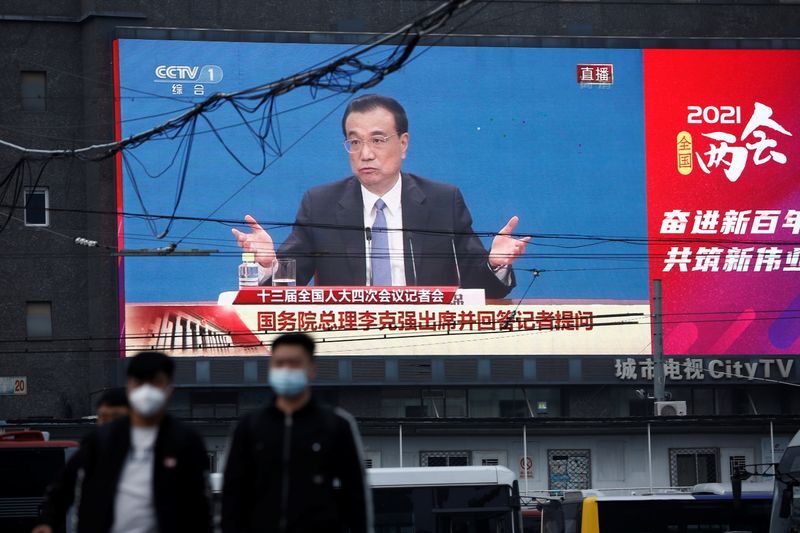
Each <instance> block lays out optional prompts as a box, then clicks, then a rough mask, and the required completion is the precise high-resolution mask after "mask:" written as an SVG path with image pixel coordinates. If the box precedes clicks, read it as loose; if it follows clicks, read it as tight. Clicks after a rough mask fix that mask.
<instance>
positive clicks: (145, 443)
mask: <svg viewBox="0 0 800 533" xmlns="http://www.w3.org/2000/svg"><path fill="white" fill-rule="evenodd" d="M157 435H158V427H147V428H136V427H135V428H131V448H130V450H128V456H127V458H126V459H125V464H124V466H123V467H122V473H121V474H120V478H119V483H118V484H117V494H116V496H115V498H114V524H113V526H112V527H111V533H158V523H157V522H156V511H155V505H154V504H153V464H154V463H153V461H154V459H155V443H156V436H157Z"/></svg>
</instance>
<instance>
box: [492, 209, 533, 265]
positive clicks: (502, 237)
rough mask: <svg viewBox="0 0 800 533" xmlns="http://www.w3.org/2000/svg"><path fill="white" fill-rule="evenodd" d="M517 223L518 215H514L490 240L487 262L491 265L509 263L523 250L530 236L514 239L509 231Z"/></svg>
mask: <svg viewBox="0 0 800 533" xmlns="http://www.w3.org/2000/svg"><path fill="white" fill-rule="evenodd" d="M517 224H519V217H518V216H516V215H514V216H513V217H511V218H510V219H509V221H508V223H507V224H506V225H505V226H503V229H501V230H500V231H499V232H498V234H497V236H496V237H495V238H494V240H493V241H492V249H491V250H490V251H489V264H490V265H491V266H492V267H494V268H497V267H501V266H507V265H511V264H512V263H513V262H514V261H515V260H516V259H517V257H519V256H520V255H522V254H523V253H524V252H525V247H526V246H527V245H528V241H530V240H531V238H530V237H523V238H522V239H515V238H514V237H512V236H511V233H512V232H513V231H514V228H516V227H517Z"/></svg>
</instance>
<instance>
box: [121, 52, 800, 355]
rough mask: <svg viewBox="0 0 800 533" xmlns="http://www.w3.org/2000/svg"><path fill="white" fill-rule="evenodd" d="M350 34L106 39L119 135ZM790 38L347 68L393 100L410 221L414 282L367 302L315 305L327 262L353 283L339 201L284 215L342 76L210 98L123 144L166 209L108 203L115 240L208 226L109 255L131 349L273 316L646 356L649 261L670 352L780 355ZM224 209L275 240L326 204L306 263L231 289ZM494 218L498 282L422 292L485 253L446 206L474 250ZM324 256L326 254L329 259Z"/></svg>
mask: <svg viewBox="0 0 800 533" xmlns="http://www.w3.org/2000/svg"><path fill="white" fill-rule="evenodd" d="M351 49H352V45H345V44H301V43H277V42H217V41H176V40H144V39H120V40H118V41H116V42H115V60H116V65H115V66H116V72H117V80H118V88H117V89H118V92H119V105H118V119H119V126H118V130H119V131H118V133H119V135H120V136H121V137H122V138H125V137H128V136H130V135H133V134H135V133H138V132H140V131H143V130H145V129H148V128H150V127H153V126H155V125H157V124H159V123H161V122H163V121H164V120H166V119H168V118H171V117H173V116H176V115H177V114H179V113H181V112H183V111H185V110H186V109H188V108H190V107H191V106H193V105H196V104H197V103H198V102H201V101H202V100H203V99H205V98H208V97H209V96H210V95H212V94H214V93H218V92H232V91H236V90H240V89H243V88H247V87H254V86H258V85H261V84H264V83H265V82H269V81H272V80H277V79H280V78H283V77H285V76H288V75H291V74H293V73H296V72H298V71H302V70H304V69H307V68H309V67H310V66H313V65H319V64H323V63H325V62H326V61H329V60H330V59H331V58H332V57H335V56H337V55H339V54H342V53H345V52H346V51H348V50H351ZM391 49H392V48H391V47H388V46H387V47H385V48H379V49H376V50H374V51H373V52H372V53H373V54H374V55H376V56H377V55H379V54H382V53H383V54H386V53H389V52H390V51H391ZM798 59H800V55H798V53H797V52H786V51H781V52H778V51H700V50H640V49H586V48H581V49H578V48H569V49H568V48H564V49H561V48H523V47H497V46H448V45H446V44H445V45H437V46H432V47H426V48H420V49H418V50H417V51H416V52H415V54H414V55H413V56H412V60H411V61H410V62H408V63H407V64H406V65H405V66H404V67H403V68H402V69H401V70H399V71H397V72H395V73H392V74H391V75H389V76H387V77H386V78H385V80H383V81H382V82H381V83H380V84H378V85H377V86H376V87H374V88H372V89H370V91H369V92H375V93H379V94H382V95H387V96H391V97H392V98H395V99H396V100H397V101H399V102H400V103H401V104H402V105H403V107H404V108H405V110H406V113H407V116H408V121H409V130H408V136H407V141H406V142H407V151H406V152H405V159H403V160H402V171H403V172H404V173H408V175H406V174H404V175H403V176H404V177H403V178H402V180H403V184H404V185H403V187H404V188H403V194H402V200H401V205H402V209H403V213H404V218H403V223H404V226H405V227H404V230H409V227H410V228H411V229H412V230H413V231H411V233H413V235H412V236H411V237H409V238H407V239H406V240H405V241H404V242H403V244H402V245H401V246H403V247H404V250H403V260H404V261H405V272H404V273H405V283H406V284H407V285H419V286H425V287H426V289H425V290H424V291H417V292H416V293H415V295H413V296H409V294H406V295H405V296H403V295H400V294H399V293H398V295H396V298H397V302H400V303H404V304H405V305H399V304H398V303H397V302H395V306H394V307H391V306H390V305H389V303H390V302H389V299H390V298H392V297H393V296H391V295H389V293H385V294H384V296H383V297H385V298H386V300H381V295H380V294H378V293H375V294H373V295H372V297H373V298H375V300H373V301H372V302H370V301H368V298H369V297H370V296H369V294H367V295H366V296H365V295H364V294H363V293H362V292H357V293H356V296H355V297H353V295H352V294H350V293H347V292H344V293H342V292H340V293H339V296H342V294H344V298H339V300H341V301H338V302H337V303H336V304H335V305H334V303H332V302H331V301H328V302H327V303H326V302H325V301H324V298H327V297H328V296H329V295H330V294H333V292H334V290H333V289H330V290H327V292H324V293H323V289H324V287H323V285H336V286H342V285H357V286H363V285H366V284H367V283H368V281H369V280H368V279H367V278H366V277H365V267H364V249H365V248H364V246H365V244H364V243H363V240H364V237H363V234H364V228H363V227H357V226H358V225H359V224H358V222H359V218H358V217H360V215H358V216H357V217H356V218H352V217H350V218H345V217H344V216H343V215H342V216H339V214H338V211H337V210H341V209H343V207H342V205H343V204H345V203H347V202H346V201H344V200H339V201H335V200H336V198H338V197H331V196H328V197H326V198H328V199H329V200H330V199H331V198H333V200H332V201H331V202H330V205H328V204H327V203H326V204H325V205H323V206H320V205H316V206H314V207H313V209H316V211H315V212H316V213H318V215H317V218H315V219H308V218H302V216H304V213H306V214H307V210H308V212H310V210H311V209H312V207H309V204H310V202H311V200H310V199H309V198H311V197H313V198H319V196H314V194H315V193H312V195H311V196H307V191H309V190H310V189H312V190H314V191H320V190H321V189H319V188H318V187H319V186H322V185H326V184H330V183H332V182H337V181H338V180H342V179H344V178H346V177H348V176H351V175H352V174H353V171H352V169H351V160H352V158H351V157H350V156H349V155H348V153H347V152H346V151H345V149H344V147H343V141H344V140H345V135H344V132H343V131H342V115H343V112H344V109H345V107H346V105H347V103H348V101H349V100H350V99H351V98H352V97H353V95H350V94H335V93H330V92H326V91H324V90H317V91H312V90H309V89H308V88H301V89H297V90H295V91H292V92H289V93H287V94H285V95H282V96H280V97H278V98H276V99H275V101H274V103H275V106H274V107H270V108H269V112H268V113H259V114H256V115H253V114H248V113H246V112H244V111H246V110H242V109H238V110H237V109H235V108H234V107H233V106H229V105H221V106H219V107H218V108H217V109H215V110H213V111H212V112H208V113H206V114H204V117H203V118H202V119H201V120H198V121H197V123H196V126H195V128H194V129H192V130H182V131H180V132H178V134H177V135H173V136H172V137H171V138H168V139H157V140H154V141H151V142H148V143H145V144H143V145H141V146H139V147H136V148H134V149H132V150H129V151H128V152H127V153H126V155H125V157H124V158H123V159H121V160H120V164H119V176H118V184H119V189H120V194H119V205H118V206H117V208H118V211H120V212H121V213H129V214H136V215H141V214H144V213H149V214H153V215H172V214H174V215H176V217H174V218H169V217H163V216H159V217H146V216H144V217H143V216H120V246H121V247H124V248H126V249H150V250H152V249H154V248H160V247H165V246H168V245H170V243H175V244H177V247H176V250H186V249H192V248H195V249H202V250H217V251H216V252H212V253H210V255H208V256H188V257H187V256H175V255H167V256H163V257H162V256H153V255H148V256H142V257H137V256H127V257H125V258H124V268H122V269H121V275H122V279H121V287H122V288H123V294H124V305H125V312H124V315H125V324H124V328H125V332H126V334H127V346H128V349H129V350H134V349H138V348H141V347H146V346H158V347H160V348H164V349H170V350H174V352H175V353H176V354H182V355H196V354H207V355H215V354H220V355H222V354H233V353H236V354H248V353H266V348H264V346H263V344H264V342H265V341H268V339H269V335H271V334H275V333H278V332H281V331H291V330H298V329H299V330H308V331H315V332H317V334H318V335H319V336H320V337H325V339H326V340H330V341H332V343H331V344H330V348H327V347H326V348H325V349H323V350H322V352H323V353H351V354H358V353H386V354H392V353H394V354H435V353H453V354H459V353H461V354H463V353H517V354H534V353H538V354H595V353H596V354H627V355H631V354H648V353H650V351H651V347H650V313H651V287H652V282H653V280H656V279H658V280H661V283H662V290H663V309H664V319H663V322H664V331H665V351H666V353H668V354H675V355H694V354H699V355H702V354H787V353H797V351H798V349H800V333H799V332H798V330H799V329H800V328H798V327H797V323H796V321H794V320H791V319H789V318H788V317H791V316H794V315H792V314H791V310H792V309H797V308H800V302H798V298H800V276H798V274H797V272H798V271H799V270H800V244H798V240H799V239H798V237H797V236H798V233H800V221H799V219H800V214H798V210H800V182H798V180H797V178H796V176H797V168H796V165H797V163H795V157H796V154H798V144H797V142H798V139H797V132H798V131H800V124H798V121H800V119H797V118H796V116H795V114H793V112H792V110H793V109H792V97H791V95H792V94H793V88H794V87H796V86H797V81H798V80H797V78H798V77H800V74H797V73H796V71H795V70H794V69H792V65H793V64H796V62H797V60H798ZM267 128H269V133H270V134H269V135H268V136H266V138H265V141H266V142H265V143H264V144H262V143H260V142H258V140H257V136H258V135H260V134H263V133H264V132H266V131H267ZM387 142H400V140H399V137H398V139H391V140H390V141H387ZM265 146H266V150H265V149H264V147H265ZM187 153H188V156H187ZM185 161H188V164H186V165H184V162H185ZM406 176H408V177H406ZM416 177H423V178H425V179H429V180H434V181H436V182H440V183H444V184H447V185H449V186H455V187H457V190H458V191H460V195H458V194H456V195H455V196H453V197H452V201H451V202H449V203H445V204H441V205H440V204H438V203H437V202H436V201H433V200H431V198H434V196H433V195H432V194H428V197H425V194H422V195H420V196H418V197H417V196H413V194H412V193H408V191H407V190H406V188H405V187H407V186H409V184H410V183H412V182H414V183H417V182H415V181H414V180H416V179H417V178H416ZM353 183H356V185H357V182H353ZM420 183H422V185H421V188H423V189H424V187H426V186H427V185H425V183H428V182H420ZM431 186H432V187H437V186H438V185H437V184H433V185H431ZM315 188H316V189H315ZM324 190H325V191H328V190H329V189H324ZM426 190H427V189H426ZM436 190H438V189H436ZM446 190H448V191H452V190H454V189H452V188H449V189H446ZM337 194H338V193H337ZM409 194H412V195H409ZM462 197H463V203H462V200H461V198H462ZM425 201H428V204H425ZM415 202H416V203H415ZM417 204H419V205H417ZM454 205H455V206H456V207H455V208H454V207H453V206H454ZM176 206H177V208H176ZM417 208H419V210H416V211H414V210H415V209H417ZM360 209H361V206H360V204H359V206H358V209H357V211H359V212H360ZM451 211H453V212H457V213H459V216H460V217H461V219H460V220H461V221H462V222H463V216H464V214H465V213H468V215H471V230H470V226H469V224H467V225H466V226H465V225H464V224H463V223H462V224H460V225H458V224H456V225H450V224H449V223H448V222H447V220H449V219H448V217H451V215H450V214H449V213H450V212H451ZM412 212H413V213H414V219H413V220H409V219H407V218H406V214H407V213H412ZM298 213H299V214H300V217H301V218H300V219H297V217H298ZM246 214H249V215H251V216H253V217H254V218H255V219H257V220H258V222H259V223H260V224H261V226H263V227H264V228H265V229H266V230H267V231H268V233H269V234H270V236H271V237H272V239H273V241H274V242H275V244H276V246H277V247H279V248H278V249H279V252H278V253H279V255H280V254H281V252H280V250H281V249H280V246H281V245H282V244H284V243H286V242H287V240H288V241H289V242H291V240H292V238H293V237H290V235H291V234H292V232H293V231H295V232H297V231H298V227H302V226H303V224H310V225H311V226H312V227H315V228H317V229H319V227H320V226H325V227H324V229H325V232H326V233H319V234H315V235H314V237H313V238H314V239H316V241H315V242H316V245H317V246H318V249H317V250H315V251H314V254H316V255H315V256H314V261H315V262H313V263H309V264H310V265H311V267H310V268H311V270H309V269H306V270H307V273H306V274H307V275H306V277H312V275H313V274H314V273H316V284H314V282H313V281H312V282H311V283H312V285H311V286H310V287H308V288H304V287H300V286H298V287H296V288H295V289H291V292H290V293H286V292H281V291H277V290H274V291H272V288H271V287H266V288H267V289H270V291H272V292H273V293H274V294H270V295H266V293H263V294H262V296H261V297H260V300H258V299H254V298H255V291H251V293H250V295H251V296H253V298H248V297H244V296H241V295H240V297H239V298H238V299H236V300H234V299H235V298H236V297H235V296H234V295H232V294H231V293H232V291H236V290H237V287H238V274H237V268H238V265H239V263H240V262H241V256H240V253H239V252H240V250H239V248H238V246H237V241H236V239H235V238H234V237H233V235H232V233H231V227H232V226H234V227H237V228H238V229H240V230H241V231H243V232H247V231H248V229H247V225H246V224H244V222H243V218H244V216H245V215H246ZM328 215H330V216H329V218H326V217H328ZM408 216H410V215H408ZM512 216H516V217H518V219H519V224H518V225H517V226H516V227H515V228H514V233H515V234H518V235H519V236H523V235H530V236H532V237H533V239H532V241H531V243H530V244H529V245H528V247H527V249H526V250H525V253H524V254H523V255H522V256H521V257H519V258H518V259H517V260H516V261H515V262H514V265H513V266H514V269H515V273H514V274H515V281H516V284H515V286H514V287H513V289H512V290H510V292H508V294H507V295H504V292H505V291H503V290H501V291H500V292H499V293H498V291H497V290H496V286H495V285H492V287H494V289H491V290H489V291H488V293H487V296H489V298H490V299H489V301H488V302H486V303H483V302H480V303H470V300H469V297H468V296H466V297H465V298H466V300H464V302H463V305H460V306H456V305H453V304H452V302H451V303H449V304H448V303H447V302H444V301H437V302H432V301H431V300H427V299H426V298H429V297H430V294H429V293H428V292H425V291H428V290H433V291H435V290H436V286H437V285H441V286H442V287H445V290H443V291H442V294H444V295H449V297H452V296H453V295H452V294H451V293H450V292H448V289H446V287H450V286H454V285H458V284H460V285H461V286H463V287H478V286H481V284H482V283H484V282H483V281H480V280H478V281H476V279H478V278H480V279H487V278H486V272H483V271H480V272H478V269H480V268H481V267H482V266H486V268H487V269H488V268H489V267H488V266H487V265H485V264H473V263H476V261H475V257H476V255H475V254H473V253H472V252H465V250H467V248H464V249H462V248H461V240H459V239H461V238H462V237H463V236H464V235H463V233H464V232H465V231H466V230H465V228H467V230H470V233H472V232H474V235H470V238H473V237H474V238H476V239H479V240H480V242H481V243H482V245H483V246H484V247H485V248H486V249H487V250H488V249H489V248H490V247H491V245H492V239H493V237H494V235H495V234H496V233H497V232H498V231H500V230H501V228H503V227H504V226H505V225H506V223H507V222H508V221H509V219H510V218H511V217H512ZM451 218H453V217H451ZM296 220H300V222H301V224H300V226H298V225H295V222H296ZM443 220H444V221H445V222H443ZM237 221H241V222H240V223H239V224H237V223H236V222H237ZM351 221H355V222H354V223H352V224H351V223H350V222H351ZM348 232H349V233H348ZM353 233H358V236H357V238H355V239H353V238H352V234H353ZM407 233H408V232H406V233H404V235H406V234H407ZM320 235H322V236H323V237H324V240H325V243H324V244H320V243H319V242H318V241H319V240H320V239H321V237H320ZM348 235H349V236H348ZM340 236H341V237H340ZM308 238H309V239H311V238H312V237H308ZM348 242H353V243H356V244H358V246H356V245H355V244H354V245H353V247H349V245H348ZM456 243H459V244H458V245H457V244H456ZM366 245H367V246H368V245H369V241H368V243H367V244H366ZM412 249H413V250H412ZM459 252H460V253H461V257H459ZM326 254H327V255H326ZM477 255H479V254H477ZM303 261H304V259H302V258H301V259H298V265H299V266H298V278H299V280H300V281H305V279H301V278H303V276H302V275H301V274H300V270H302V268H301V266H300V263H301V262H303ZM325 261H338V262H339V263H340V264H341V265H344V266H343V269H342V270H344V271H346V274H347V275H346V276H330V275H327V274H325V273H324V272H325V270H324V269H325V268H326V266H325V265H326V263H325ZM437 263H441V264H443V265H452V268H451V267H449V266H445V267H444V269H445V270H447V272H448V274H447V276H444V277H441V276H439V277H437V276H436V275H434V274H429V272H431V271H432V270H431V268H432V267H431V265H434V264H437ZM478 263H480V261H478ZM429 267H431V268H429ZM448 269H449V270H448ZM473 269H475V272H478V274H475V275H473ZM531 270H537V271H539V272H538V276H537V277H536V278H535V279H534V273H533V272H531ZM493 275H495V274H494V273H492V272H489V276H493ZM326 276H327V277H326ZM476 276H477V277H476ZM362 278H363V279H362ZM488 279H489V280H490V281H486V282H485V284H488V285H491V284H492V283H494V282H495V281H497V280H493V279H492V278H488ZM498 279H499V278H498ZM326 280H328V281H326ZM329 280H333V281H329ZM502 283H504V284H505V285H506V286H507V285H508V283H509V280H508V279H505V280H502ZM488 285H486V286H485V287H484V288H487V289H489V288H490V287H489V286H488ZM338 290H340V291H341V290H342V289H341V287H339V289H338ZM357 290H360V289H357ZM368 292H369V291H368ZM420 294H422V296H420ZM226 295H228V296H226ZM493 296H494V297H495V298H492V297H493ZM497 296H504V298H503V299H502V300H498V299H497V298H496V297H497ZM331 298H334V299H335V298H337V297H335V296H331ZM354 298H355V299H354ZM358 298H362V300H360V301H359V300H358ZM364 298H367V300H364ZM404 298H406V300H404ZM407 298H411V299H412V300H407ZM420 298H422V301H419V299H420ZM298 299H299V301H298ZM456 300H457V301H458V297H457V298H456ZM448 301H449V300H448ZM270 302H272V303H270ZM257 304H260V305H257ZM384 304H385V305H384ZM445 336H447V337H448V338H445ZM333 341H341V342H333Z"/></svg>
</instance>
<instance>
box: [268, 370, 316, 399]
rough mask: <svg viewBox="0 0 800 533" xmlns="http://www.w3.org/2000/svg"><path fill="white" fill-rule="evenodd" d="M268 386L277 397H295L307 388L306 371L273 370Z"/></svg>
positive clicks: (270, 372) (270, 373)
mask: <svg viewBox="0 0 800 533" xmlns="http://www.w3.org/2000/svg"><path fill="white" fill-rule="evenodd" d="M269 385H270V387H272V389H273V390H274V391H275V394H277V395H279V396H297V395H298V394H300V393H302V392H303V391H304V390H306V388H307V387H308V376H307V375H306V371H305V370H302V369H299V368H273V369H270V371H269Z"/></svg>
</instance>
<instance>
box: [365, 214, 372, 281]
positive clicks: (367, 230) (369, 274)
mask: <svg viewBox="0 0 800 533" xmlns="http://www.w3.org/2000/svg"><path fill="white" fill-rule="evenodd" d="M364 235H365V236H366V237H367V265H369V268H367V285H370V286H371V285H372V228H370V227H366V228H364Z"/></svg>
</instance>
